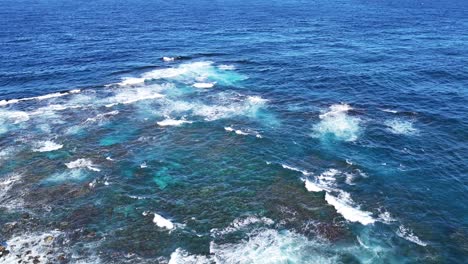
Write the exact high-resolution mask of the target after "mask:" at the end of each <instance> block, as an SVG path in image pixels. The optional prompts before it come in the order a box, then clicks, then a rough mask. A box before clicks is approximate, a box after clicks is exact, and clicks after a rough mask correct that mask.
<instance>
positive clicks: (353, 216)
mask: <svg viewBox="0 0 468 264" xmlns="http://www.w3.org/2000/svg"><path fill="white" fill-rule="evenodd" d="M325 200H326V201H327V203H328V204H330V205H332V206H333V207H335V210H336V211H337V212H338V213H339V214H341V215H342V216H343V217H344V218H345V219H346V220H348V221H351V222H359V223H361V224H363V225H368V224H373V223H374V222H375V219H374V218H373V217H372V213H371V212H367V211H363V210H360V209H359V208H356V207H355V206H356V205H354V202H353V201H352V200H351V198H350V195H349V193H346V192H343V191H341V192H340V194H339V195H338V196H334V195H331V194H329V193H326V194H325Z"/></svg>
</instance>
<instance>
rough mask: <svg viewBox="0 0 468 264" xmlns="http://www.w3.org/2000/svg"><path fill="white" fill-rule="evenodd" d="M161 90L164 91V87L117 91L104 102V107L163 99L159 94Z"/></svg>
mask: <svg viewBox="0 0 468 264" xmlns="http://www.w3.org/2000/svg"><path fill="white" fill-rule="evenodd" d="M161 89H164V87H163V86H157V87H154V86H152V87H140V88H133V89H123V90H119V91H117V92H116V94H115V95H114V96H112V97H109V98H107V99H106V100H105V101H106V103H107V104H106V105H105V106H106V107H112V106H115V105H117V104H132V103H136V102H139V101H143V100H154V99H160V98H163V97H164V95H162V94H160V93H159V91H160V90H161Z"/></svg>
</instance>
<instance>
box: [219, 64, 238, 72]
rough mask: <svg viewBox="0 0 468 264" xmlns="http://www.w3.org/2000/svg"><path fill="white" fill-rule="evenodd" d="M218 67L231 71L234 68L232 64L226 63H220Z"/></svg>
mask: <svg viewBox="0 0 468 264" xmlns="http://www.w3.org/2000/svg"><path fill="white" fill-rule="evenodd" d="M218 68H219V69H220V70H224V71H233V70H235V69H236V67H235V66H234V65H228V64H221V65H219V66H218Z"/></svg>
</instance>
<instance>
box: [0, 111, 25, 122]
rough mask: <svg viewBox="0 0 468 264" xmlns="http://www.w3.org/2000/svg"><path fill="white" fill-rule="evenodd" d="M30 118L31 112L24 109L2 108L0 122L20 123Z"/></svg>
mask: <svg viewBox="0 0 468 264" xmlns="http://www.w3.org/2000/svg"><path fill="white" fill-rule="evenodd" d="M29 119H30V117H29V114H28V113H27V112H24V111H14V110H11V111H9V110H0V124H2V123H6V124H8V123H12V124H19V123H22V122H26V121H28V120H29Z"/></svg>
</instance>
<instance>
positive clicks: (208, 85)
mask: <svg viewBox="0 0 468 264" xmlns="http://www.w3.org/2000/svg"><path fill="white" fill-rule="evenodd" d="M215 84H216V82H197V83H194V84H193V85H192V86H193V87H195V88H199V89H208V88H213V86H214V85H215Z"/></svg>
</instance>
